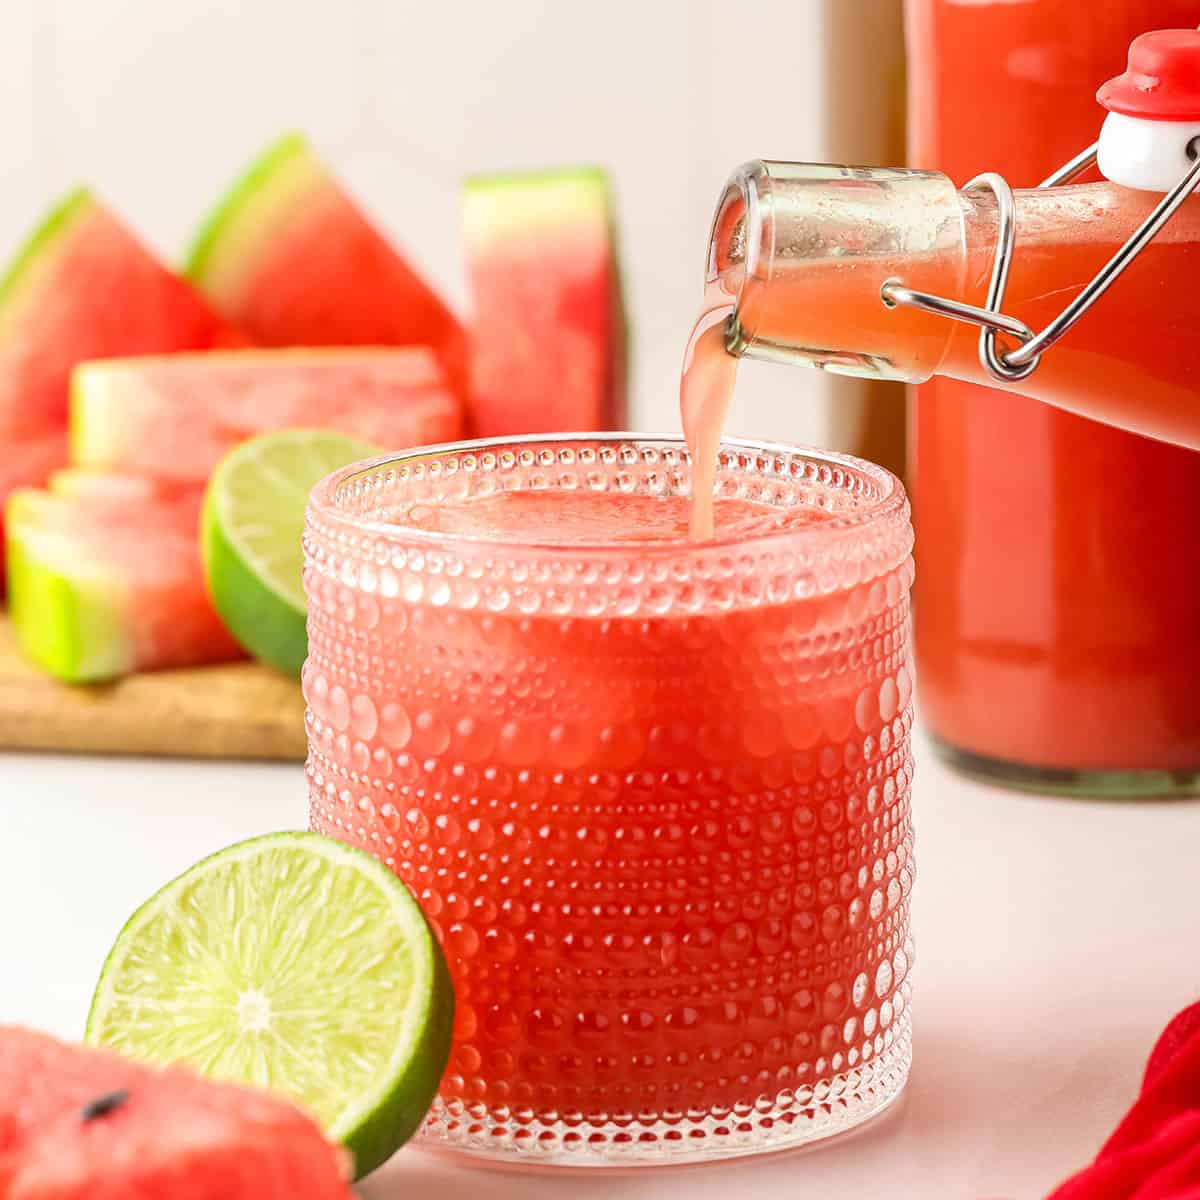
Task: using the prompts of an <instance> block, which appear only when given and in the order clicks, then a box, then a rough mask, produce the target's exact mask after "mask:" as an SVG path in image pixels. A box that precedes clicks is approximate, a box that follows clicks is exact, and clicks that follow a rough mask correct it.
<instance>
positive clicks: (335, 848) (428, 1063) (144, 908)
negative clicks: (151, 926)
mask: <svg viewBox="0 0 1200 1200" xmlns="http://www.w3.org/2000/svg"><path fill="white" fill-rule="evenodd" d="M275 843H281V844H282V843H290V844H292V845H293V846H294V845H296V844H297V843H302V844H303V843H309V844H311V845H313V846H314V848H316V847H317V846H319V847H320V851H319V852H320V853H322V854H324V855H325V856H326V857H328V858H330V859H331V860H334V861H336V860H337V859H339V858H340V859H343V860H345V861H348V862H352V863H353V864H354V865H355V866H356V867H357V868H358V869H359V870H363V871H365V872H367V873H368V874H370V875H372V876H374V877H375V878H376V879H377V880H378V881H379V882H380V883H381V884H382V885H383V887H384V890H385V891H386V893H387V894H390V895H394V896H399V895H401V894H403V896H404V897H405V901H404V902H403V903H402V904H401V905H398V906H397V908H396V912H397V913H398V914H402V916H403V920H404V922H405V925H406V926H407V928H408V930H409V932H410V933H412V934H413V935H414V937H413V943H414V949H415V950H419V951H422V952H423V953H422V957H423V958H424V960H425V964H426V967H427V971H426V972H425V973H423V974H420V975H419V974H418V972H416V971H414V987H421V986H423V985H426V984H427V990H428V993H429V996H430V1003H429V1004H428V1005H427V1006H426V1008H425V1011H424V1013H423V1014H422V1016H423V1020H422V1022H421V1023H420V1024H419V1025H418V1026H417V1027H416V1028H414V1029H411V1030H409V1031H408V1037H407V1038H405V1039H404V1040H403V1041H402V1042H401V1043H400V1044H399V1045H398V1046H397V1047H396V1049H395V1050H394V1052H393V1056H392V1059H391V1061H390V1063H389V1069H388V1071H387V1072H386V1077H387V1078H388V1079H389V1081H390V1086H389V1087H388V1088H386V1090H383V1091H380V1092H377V1093H375V1094H372V1095H370V1096H366V1097H363V1098H362V1099H361V1101H360V1103H359V1104H358V1105H357V1106H356V1107H354V1108H351V1109H349V1110H348V1111H347V1112H346V1113H344V1114H343V1116H342V1119H341V1120H340V1121H339V1122H338V1123H337V1124H336V1125H335V1126H334V1127H333V1128H330V1129H326V1130H325V1135H326V1137H328V1138H330V1139H331V1140H333V1141H336V1142H339V1143H340V1144H341V1145H342V1146H344V1147H345V1149H347V1150H348V1151H349V1152H350V1153H351V1155H352V1156H353V1158H354V1178H355V1179H361V1178H362V1177H363V1176H364V1175H367V1174H368V1173H369V1172H371V1171H373V1170H375V1168H376V1167H379V1166H381V1165H382V1164H383V1163H384V1162H386V1161H387V1160H388V1159H389V1158H390V1157H391V1156H392V1155H393V1154H394V1153H395V1152H396V1151H397V1150H398V1149H399V1148H400V1147H401V1146H402V1145H404V1143H405V1142H407V1141H408V1140H409V1138H411V1137H412V1135H413V1134H414V1133H416V1131H417V1130H418V1129H419V1128H420V1127H421V1124H422V1122H423V1121H424V1119H425V1116H426V1114H427V1113H428V1111H429V1107H430V1105H431V1104H432V1103H433V1100H434V1097H435V1096H436V1095H437V1089H438V1085H439V1084H440V1083H441V1080H442V1075H443V1073H444V1072H445V1070H446V1064H447V1063H448V1061H449V1058H450V1046H451V1040H452V1036H453V1032H454V1013H455V993H454V984H453V981H452V980H451V977H450V970H449V967H448V966H447V964H446V957H445V954H444V952H443V951H442V948H441V945H440V943H439V942H438V939H437V937H436V935H435V934H434V932H433V928H432V927H431V926H430V924H429V919H428V918H427V917H426V916H425V913H424V911H423V910H422V909H421V906H420V904H418V903H417V900H416V897H414V896H413V894H412V892H411V891H410V890H409V888H408V887H407V886H406V885H405V884H404V883H402V882H401V881H400V879H399V878H398V877H397V876H396V875H394V874H393V873H392V871H391V870H390V868H388V867H386V866H385V865H384V864H383V863H381V862H380V861H379V860H378V859H376V858H374V857H372V856H371V855H370V854H368V853H367V852H366V851H365V850H359V849H358V848H357V847H354V846H349V845H347V844H346V843H344V842H339V841H336V840H335V839H333V838H330V837H326V836H325V835H324V834H320V833H313V832H307V831H286V832H281V833H268V834H262V835H260V836H258V837H253V838H248V839H247V840H245V841H242V842H237V843H235V844H234V845H232V846H227V847H225V848H224V849H223V850H218V851H216V852H215V853H214V854H209V855H207V856H206V857H204V858H202V859H200V860H199V862H197V863H195V864H194V865H193V866H191V867H189V868H188V869H187V870H186V871H185V872H183V874H182V875H179V876H176V877H175V878H174V879H172V880H170V882H168V883H166V884H164V885H163V886H162V887H161V888H159V889H158V891H157V892H155V893H154V895H153V896H151V897H150V899H148V900H147V901H145V903H144V904H142V905H141V906H140V907H139V908H138V909H137V910H136V911H135V912H134V913H133V915H132V916H131V917H130V918H129V919H128V920H127V921H126V922H125V924H124V925H123V926H122V927H121V932H120V933H119V934H118V935H117V938H116V940H115V941H114V942H113V946H112V949H111V950H110V951H109V953H108V956H107V957H106V958H105V960H104V965H103V966H102V967H101V969H100V977H99V979H98V980H97V982H96V990H95V992H94V993H93V996H92V1003H91V1006H90V1007H89V1009H88V1015H87V1021H86V1023H85V1026H84V1034H83V1040H84V1042H85V1044H87V1045H90V1046H101V1045H103V1043H102V1042H101V1040H100V1032H99V1024H100V1021H101V1019H102V1016H103V1012H104V1006H103V1001H105V1000H106V999H107V993H106V983H107V982H108V980H109V975H110V972H112V971H114V970H115V969H116V967H117V964H118V962H119V953H118V952H119V951H121V949H122V944H123V943H124V941H125V937H126V934H128V933H131V931H133V930H134V929H135V927H136V926H137V925H138V923H139V922H140V921H142V920H143V919H144V918H150V917H153V916H154V915H155V913H157V912H158V911H159V910H160V909H161V908H163V907H164V906H165V905H166V903H167V902H168V901H169V899H170V893H171V891H172V889H174V888H175V887H176V886H177V885H178V884H179V883H180V882H181V881H182V880H183V879H185V878H186V877H188V876H190V875H192V874H193V873H194V872H196V871H198V870H201V869H202V868H203V867H204V866H205V865H207V864H212V863H215V862H216V861H218V860H220V859H223V858H226V857H227V856H229V855H230V854H233V853H239V852H245V853H247V854H248V853H251V852H253V851H254V850H255V849H257V848H259V847H263V846H266V845H269V844H275Z"/></svg>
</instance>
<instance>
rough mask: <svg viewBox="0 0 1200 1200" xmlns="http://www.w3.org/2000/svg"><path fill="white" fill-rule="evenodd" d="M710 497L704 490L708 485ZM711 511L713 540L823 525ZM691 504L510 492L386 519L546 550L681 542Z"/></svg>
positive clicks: (749, 508) (800, 513)
mask: <svg viewBox="0 0 1200 1200" xmlns="http://www.w3.org/2000/svg"><path fill="white" fill-rule="evenodd" d="M710 497H711V487H710ZM710 502H711V503H712V506H713V534H712V536H714V537H716V538H743V537H752V536H754V535H755V534H760V533H767V532H769V531H771V530H773V529H783V528H789V529H790V528H794V527H797V526H800V525H809V524H813V523H816V522H819V521H824V520H828V519H829V518H830V516H831V515H832V514H831V513H828V512H826V511H825V510H823V509H817V508H805V507H799V506H797V507H793V508H782V507H779V506H776V505H770V504H763V503H760V502H758V501H756V500H743V499H740V498H738V497H734V496H721V497H718V498H717V499H716V500H715V501H714V500H711V499H710ZM691 510H692V501H691V498H690V497H688V496H645V495H627V494H624V493H621V492H571V491H557V490H550V491H516V492H497V493H494V494H492V495H489V496H475V497H472V498H470V499H465V500H455V501H453V502H451V503H442V504H428V503H416V504H412V505H409V506H407V507H405V508H403V509H399V510H397V511H396V512H395V513H393V514H392V521H393V522H394V523H395V524H397V525H404V526H406V527H408V528H412V529H424V530H428V531H430V532H431V533H443V534H457V535H459V536H462V537H475V538H487V539H489V540H495V541H511V542H524V543H545V544H548V545H563V546H574V545H614V544H615V545H624V544H633V543H637V544H646V543H666V542H686V541H687V540H688V528H689V523H690V520H691Z"/></svg>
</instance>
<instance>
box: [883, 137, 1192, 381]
mask: <svg viewBox="0 0 1200 1200" xmlns="http://www.w3.org/2000/svg"><path fill="white" fill-rule="evenodd" d="M1196 141H1200V139H1196ZM1097 144H1098V143H1094V144H1093V145H1091V146H1089V147H1087V149H1086V150H1081V151H1080V152H1079V153H1078V154H1077V155H1075V157H1074V158H1072V159H1071V160H1070V161H1069V162H1066V163H1064V164H1063V165H1062V166H1061V167H1059V169H1058V170H1057V171H1055V172H1054V173H1053V174H1052V175H1049V176H1048V177H1047V178H1046V179H1044V180H1043V181H1042V182H1041V183H1040V184H1038V187H1039V188H1048V187H1057V186H1058V185H1059V184H1062V183H1068V182H1070V180H1072V179H1074V178H1075V176H1077V175H1079V174H1081V173H1082V172H1083V171H1086V170H1087V169H1088V168H1089V167H1090V166H1092V165H1093V164H1094V163H1095V161H1096V149H1097ZM1188 155H1189V158H1190V159H1191V166H1190V167H1189V168H1188V170H1187V171H1186V172H1185V173H1184V176H1183V178H1182V179H1181V180H1180V181H1179V183H1177V184H1176V185H1175V187H1174V188H1172V189H1171V191H1169V192H1168V193H1167V194H1166V195H1165V196H1164V197H1163V198H1162V200H1161V201H1160V202H1159V203H1158V204H1157V205H1156V206H1155V208H1154V210H1153V211H1152V212H1151V213H1150V215H1149V216H1148V217H1147V218H1146V219H1145V220H1144V221H1143V222H1142V224H1141V225H1139V226H1138V227H1137V229H1136V230H1134V232H1133V233H1132V234H1131V235H1130V237H1129V239H1128V241H1126V242H1125V244H1124V245H1123V246H1122V247H1121V248H1120V249H1119V250H1118V251H1117V252H1116V253H1115V254H1114V255H1113V256H1112V258H1110V259H1109V260H1108V262H1106V263H1105V264H1104V266H1103V267H1101V268H1100V270H1099V271H1098V272H1097V273H1096V275H1095V277H1094V278H1092V279H1091V280H1090V281H1089V282H1088V284H1087V285H1086V286H1085V287H1084V288H1083V290H1082V291H1081V292H1080V293H1079V295H1078V296H1076V297H1075V299H1074V300H1072V301H1071V303H1070V304H1068V305H1067V306H1066V308H1064V309H1063V310H1062V312H1060V313H1059V314H1058V316H1057V317H1055V318H1054V320H1053V321H1051V322H1050V323H1049V324H1048V325H1047V326H1046V327H1045V329H1043V330H1042V331H1041V332H1040V333H1034V331H1033V330H1032V329H1030V327H1029V326H1028V325H1026V324H1025V322H1024V321H1021V320H1019V319H1018V318H1016V317H1013V316H1010V315H1009V314H1007V313H1005V312H1003V311H1002V305H1003V303H1004V291H1005V288H1006V287H1007V286H1008V273H1009V270H1010V268H1011V267H1012V258H1013V252H1014V249H1015V244H1016V205H1015V203H1014V200H1013V191H1012V187H1011V186H1010V185H1009V183H1008V180H1006V179H1005V178H1004V177H1003V176H1002V175H998V174H996V173H995V172H994V171H988V172H986V173H984V174H983V175H977V176H976V177H975V178H974V179H972V180H971V181H970V182H969V183H968V184H967V185H966V187H964V188H963V191H971V190H972V189H979V188H987V189H988V190H990V191H991V192H992V194H993V195H994V196H995V197H996V218H997V231H996V259H995V262H994V263H993V264H992V279H991V283H990V284H989V286H988V294H987V307H986V308H979V307H977V306H976V305H974V304H964V303H963V302H962V301H961V300H952V299H950V298H949V297H946V296H935V295H933V294H931V293H929V292H918V291H916V290H915V289H913V288H909V287H906V286H905V285H904V284H903V283H902V282H901V281H900V280H899V279H888V280H885V282H884V284H883V286H882V287H881V288H880V298H881V299H882V300H883V303H884V304H885V305H886V306H887V307H888V308H895V307H896V306H897V305H904V306H905V307H908V308H919V309H922V310H924V311H925V312H930V313H935V314H937V315H938V316H943V317H949V318H950V319H951V320H954V321H965V322H967V323H968V324H971V325H979V326H980V327H981V332H980V335H979V361H980V363H981V364H982V366H983V368H984V370H985V371H987V373H988V374H989V375H991V376H992V378H993V379H997V380H999V381H1001V382H1002V383H1015V382H1018V381H1019V380H1022V379H1027V378H1028V377H1029V376H1030V375H1032V374H1033V372H1034V371H1035V370H1037V367H1038V364H1039V363H1040V362H1041V357H1042V355H1043V354H1044V353H1045V352H1046V351H1047V350H1049V349H1050V347H1051V346H1053V345H1054V344H1055V343H1056V342H1057V341H1059V340H1060V339H1061V338H1062V337H1064V336H1065V335H1066V334H1067V333H1068V332H1069V331H1070V330H1071V329H1072V328H1073V327H1074V325H1075V324H1076V323H1077V322H1078V321H1079V319H1080V318H1081V317H1082V316H1083V315H1084V313H1086V312H1087V311H1088V309H1090V308H1091V307H1092V305H1093V304H1095V303H1096V301H1097V300H1099V299H1100V297H1101V296H1103V295H1104V293H1105V292H1106V291H1108V289H1109V288H1110V287H1112V285H1113V284H1114V283H1115V282H1116V281H1117V279H1118V278H1119V277H1120V275H1121V273H1122V272H1123V271H1124V270H1125V269H1126V268H1127V267H1128V266H1129V264H1130V263H1132V262H1133V260H1134V259H1135V258H1137V256H1138V255H1139V254H1140V253H1141V251H1142V250H1143V249H1145V247H1146V245H1147V244H1148V243H1149V242H1150V241H1151V240H1152V239H1153V238H1154V236H1155V235H1156V234H1157V233H1158V232H1159V230H1161V229H1162V227H1163V226H1164V225H1166V223H1167V222H1168V221H1169V220H1170V219H1171V217H1173V216H1174V215H1175V213H1176V212H1177V211H1178V209H1179V208H1181V207H1182V205H1183V202H1184V201H1185V200H1186V199H1187V198H1188V197H1189V196H1190V195H1191V194H1192V192H1193V191H1195V190H1196V188H1197V186H1200V153H1197V147H1196V145H1195V142H1193V144H1192V145H1190V146H1189V147H1188ZM1001 333H1004V334H1007V335H1008V336H1009V337H1012V338H1015V339H1016V340H1017V341H1018V342H1019V343H1020V345H1018V346H1017V347H1016V348H1015V349H1013V350H1009V351H1008V352H1006V353H1002V352H1000V351H999V350H998V349H997V346H996V336H997V334H1001Z"/></svg>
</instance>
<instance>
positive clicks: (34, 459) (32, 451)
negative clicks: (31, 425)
mask: <svg viewBox="0 0 1200 1200" xmlns="http://www.w3.org/2000/svg"><path fill="white" fill-rule="evenodd" d="M66 461H67V434H66V431H65V430H62V431H58V432H55V433H47V434H43V435H42V436H41V437H30V438H10V439H7V440H6V441H5V442H4V444H3V446H2V447H0V546H2V545H3V544H4V498H5V497H6V496H7V495H8V494H9V493H10V492H14V491H16V489H17V488H22V487H36V486H38V485H39V484H41V483H44V482H45V481H46V476H47V475H49V474H50V472H51V471H53V470H54V468H55V467H57V466H59V465H60V464H61V463H64V462H66ZM3 590H4V556H3V555H2V554H0V594H2V593H3Z"/></svg>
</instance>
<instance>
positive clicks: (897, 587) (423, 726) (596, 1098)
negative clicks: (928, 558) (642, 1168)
mask: <svg viewBox="0 0 1200 1200" xmlns="http://www.w3.org/2000/svg"><path fill="white" fill-rule="evenodd" d="M690 491H691V479H690V464H689V459H688V456H687V454H686V452H685V451H684V448H683V446H682V443H681V442H679V441H673V440H668V439H664V440H654V439H631V438H626V439H622V438H621V437H620V436H617V435H614V436H611V437H596V438H591V439H587V440H578V439H572V440H555V439H534V440H529V441H524V442H514V443H501V444H493V443H464V444H462V445H460V446H455V447H446V448H434V449H431V450H426V451H417V452H413V453H411V454H409V455H406V456H405V457H404V458H401V459H397V460H392V461H381V462H379V463H377V464H374V465H367V466H366V467H361V468H354V469H347V470H346V471H343V472H341V473H339V474H338V475H335V476H334V477H332V478H331V479H330V480H328V481H326V482H325V483H324V484H322V485H321V486H320V487H319V488H318V490H317V492H316V493H314V499H313V502H312V504H311V505H310V510H309V517H308V524H307V529H306V534H305V552H306V567H305V586H306V590H307V593H308V597H309V653H310V657H309V660H308V663H307V665H306V667H305V672H304V691H305V696H306V700H307V704H308V729H309V746H310V753H309V761H308V768H307V770H308V778H309V792H310V798H311V819H312V824H313V826H314V828H316V829H319V830H322V831H324V832H326V833H329V834H332V835H333V836H335V837H339V838H342V839H344V840H346V841H349V842H352V843H354V844H357V845H360V846H363V847H364V848H366V849H367V850H368V851H370V852H371V853H373V854H375V855H376V856H378V857H379V858H381V859H382V860H383V861H385V862H386V863H388V864H389V865H390V866H391V867H393V869H394V870H395V871H396V872H397V873H398V874H399V875H400V877H401V878H402V879H404V880H405V881H406V882H407V883H408V884H409V885H410V886H411V887H412V889H413V891H414V893H415V894H416V896H417V897H418V899H419V900H420V902H421V904H422V906H423V907H424V909H425V911H426V913H427V914H428V915H429V917H430V918H431V919H432V920H433V922H434V923H435V925H436V927H437V930H438V933H439V936H440V937H441V939H442V941H443V944H444V946H445V948H446V951H447V954H448V957H449V961H450V965H451V970H452V973H453V975H454V980H455V987H456V992H457V998H458V1011H457V1026H456V1037H455V1045H454V1049H453V1051H452V1057H451V1063H450V1067H449V1070H448V1072H447V1074H446V1076H445V1078H444V1080H443V1084H442V1089H441V1096H440V1098H439V1100H438V1102H437V1105H436V1106H435V1109H434V1112H433V1114H432V1115H431V1118H430V1121H429V1123H428V1126H427V1131H426V1137H427V1138H428V1139H431V1140H433V1141H435V1142H437V1143H440V1144H443V1145H446V1146H449V1147H455V1148H459V1149H462V1150H466V1151H468V1152H471V1153H474V1154H477V1155H483V1156H489V1157H501V1158H505V1157H514V1156H517V1157H521V1158H523V1159H532V1160H534V1161H545V1162H578V1163H581V1164H587V1165H620V1164H623V1163H656V1162H670V1161H678V1160H688V1159H705V1158H712V1157H720V1156H725V1155H735V1154H747V1153H753V1152H757V1151H762V1150H768V1149H776V1148H780V1147H782V1146H787V1145H791V1144H795V1143H798V1142H803V1141H808V1140H811V1139H813V1138H818V1137H823V1136H827V1135H829V1134H831V1133H834V1132H838V1131H840V1130H842V1129H846V1128H849V1127H850V1126H852V1125H854V1124H857V1123H858V1122H859V1121H862V1120H864V1119H866V1118H867V1117H869V1116H871V1115H873V1114H874V1113H875V1112H878V1111H880V1110H881V1109H882V1108H883V1107H884V1106H886V1104H887V1103H888V1102H889V1101H890V1100H892V1099H893V1098H894V1097H895V1096H896V1095H897V1094H898V1093H899V1090H900V1088H901V1087H902V1086H903V1082H904V1079H905V1077H906V1075H907V1071H908V1063H909V1055H910V1050H909V1046H910V1035H909V1006H908V999H909V986H908V980H907V976H908V970H909V965H910V962H911V956H912V948H911V944H910V942H909V940H908V896H909V889H910V887H911V883H912V863H911V848H912V842H911V827H910V817H909V791H910V780H911V758H910V749H909V731H910V727H911V722H912V707H911V691H912V684H911V675H910V662H909V636H908V590H909V584H910V581H911V572H912V565H911V558H910V550H911V529H910V527H909V522H908V510H907V502H906V500H905V499H904V494H903V490H902V489H901V488H900V485H899V483H898V481H896V480H895V479H894V477H892V476H891V475H889V474H888V473H887V472H885V471H883V470H882V469H880V468H877V467H874V466H871V465H869V464H866V463H863V462H860V461H858V460H855V459H851V458H848V457H845V456H837V455H823V454H819V453H815V452H813V453H806V452H800V451H796V450H791V449H786V448H780V447H771V446H757V445H750V444H742V443H725V444H724V445H723V446H722V448H721V450H720V454H719V457H718V459H717V462H716V471H715V504H714V513H713V518H714V536H713V537H712V538H711V539H709V540H705V541H702V542H693V541H689V540H688V534H687V531H688V525H689V519H690V505H691V496H690Z"/></svg>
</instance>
